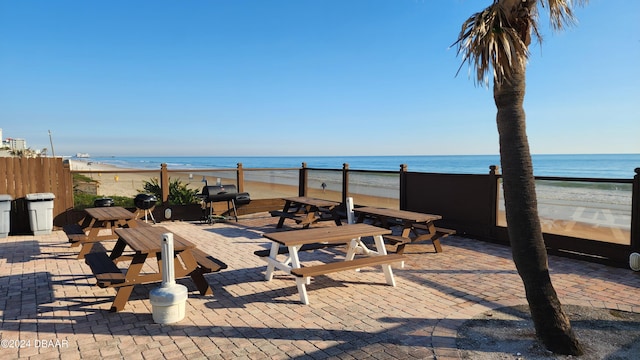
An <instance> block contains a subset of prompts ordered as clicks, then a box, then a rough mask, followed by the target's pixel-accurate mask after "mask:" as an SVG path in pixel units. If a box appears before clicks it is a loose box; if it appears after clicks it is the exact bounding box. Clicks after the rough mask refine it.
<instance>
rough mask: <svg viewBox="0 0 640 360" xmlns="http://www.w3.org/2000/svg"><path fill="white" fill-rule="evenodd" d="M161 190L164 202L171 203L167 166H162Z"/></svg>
mask: <svg viewBox="0 0 640 360" xmlns="http://www.w3.org/2000/svg"><path fill="white" fill-rule="evenodd" d="M160 189H161V190H162V202H163V203H164V202H167V201H169V172H168V171H167V164H164V163H163V164H161V165H160Z"/></svg>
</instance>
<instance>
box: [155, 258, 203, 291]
mask: <svg viewBox="0 0 640 360" xmlns="http://www.w3.org/2000/svg"><path fill="white" fill-rule="evenodd" d="M178 258H180V259H182V263H184V267H182V265H181V262H180V260H179V259H178ZM173 261H174V269H180V270H179V271H176V277H177V276H180V277H182V274H183V273H184V274H189V276H190V277H191V281H193V283H194V284H195V285H196V288H197V289H198V291H199V292H200V295H213V289H212V288H211V286H210V285H209V282H207V279H206V278H205V277H204V272H203V271H202V268H200V267H198V261H197V260H196V258H194V257H193V254H192V253H191V251H190V250H185V251H182V252H180V253H179V254H178V255H177V256H176V257H175V258H174V259H173ZM158 265H159V266H161V264H158ZM160 269H162V267H160Z"/></svg>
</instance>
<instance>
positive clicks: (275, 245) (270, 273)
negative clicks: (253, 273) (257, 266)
mask: <svg viewBox="0 0 640 360" xmlns="http://www.w3.org/2000/svg"><path fill="white" fill-rule="evenodd" d="M281 219H282V218H281ZM279 248H280V244H278V243H277V242H275V241H274V242H272V243H271V250H270V251H269V258H270V259H271V260H273V261H276V258H277V257H278V249H279ZM274 270H275V265H274V264H273V263H272V262H268V263H267V272H266V273H265V276H264V279H265V280H267V281H271V280H273V271H274Z"/></svg>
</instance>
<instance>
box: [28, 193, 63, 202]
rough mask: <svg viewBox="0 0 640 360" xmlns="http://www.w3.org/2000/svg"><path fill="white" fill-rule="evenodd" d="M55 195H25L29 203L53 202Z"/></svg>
mask: <svg viewBox="0 0 640 360" xmlns="http://www.w3.org/2000/svg"><path fill="white" fill-rule="evenodd" d="M55 197H56V196H55V195H54V194H53V193H33V194H27V195H25V198H27V201H44V200H53V199H55Z"/></svg>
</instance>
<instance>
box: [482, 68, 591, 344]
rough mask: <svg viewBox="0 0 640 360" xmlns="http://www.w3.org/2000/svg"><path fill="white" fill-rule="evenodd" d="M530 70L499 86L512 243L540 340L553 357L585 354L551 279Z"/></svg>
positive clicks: (499, 122) (496, 97) (502, 155)
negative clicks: (533, 139) (529, 102)
mask: <svg viewBox="0 0 640 360" xmlns="http://www.w3.org/2000/svg"><path fill="white" fill-rule="evenodd" d="M525 70H526V69H522V70H520V71H518V70H516V73H514V74H513V76H512V77H511V80H510V81H505V82H503V83H502V84H498V83H495V84H494V100H495V103H496V107H497V110H498V114H497V118H496V121H497V125H498V133H499V137H500V162H501V165H502V180H503V189H504V199H505V210H506V217H507V226H508V233H509V241H510V243H511V250H512V252H513V261H514V262H515V265H516V268H517V269H518V274H519V275H520V277H521V278H522V282H523V283H524V287H525V293H526V297H527V301H528V303H529V308H530V310H531V317H532V319H533V322H534V325H535V328H536V334H537V336H538V338H540V340H541V341H542V342H543V343H544V345H545V346H546V347H547V349H549V350H550V351H553V352H554V353H558V354H570V355H580V354H582V348H581V346H580V344H579V343H578V341H577V339H576V337H575V335H574V333H573V330H572V329H571V324H570V323H569V319H568V317H567V316H566V315H565V313H564V311H563V310H562V307H561V305H560V301H559V300H558V295H557V294H556V291H555V289H554V288H553V285H552V284H551V278H550V276H549V267H548V263H547V252H546V248H545V244H544V239H543V237H542V229H541V226H540V219H539V218H538V205H537V199H536V192H535V179H534V177H533V165H532V162H531V154H530V152H529V143H528V140H527V134H526V115H525V111H524V108H523V101H524V94H525Z"/></svg>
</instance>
